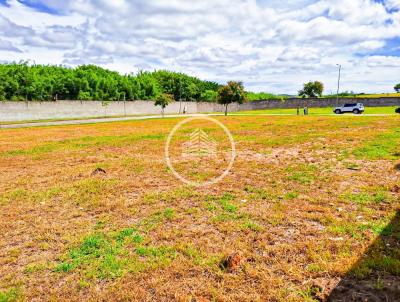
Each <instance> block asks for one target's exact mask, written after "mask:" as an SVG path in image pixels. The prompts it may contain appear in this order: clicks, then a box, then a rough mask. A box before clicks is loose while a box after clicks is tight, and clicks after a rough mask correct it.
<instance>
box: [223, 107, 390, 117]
mask: <svg viewBox="0 0 400 302" xmlns="http://www.w3.org/2000/svg"><path fill="white" fill-rule="evenodd" d="M396 108H397V107H391V106H390V107H366V108H365V112H364V114H396V113H395V109H396ZM308 113H309V115H326V114H329V115H331V114H334V113H333V108H332V107H326V108H309V112H308ZM231 114H252V115H253V114H292V115H296V114H297V109H264V110H251V111H239V112H232V113H231ZM300 114H301V115H302V114H303V108H300ZM348 114H349V113H346V115H348Z"/></svg>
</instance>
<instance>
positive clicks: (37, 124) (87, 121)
mask: <svg viewBox="0 0 400 302" xmlns="http://www.w3.org/2000/svg"><path fill="white" fill-rule="evenodd" d="M202 115H204V114H185V115H182V114H179V115H178V114H175V115H166V116H165V118H174V117H191V116H202ZM207 115H210V116H221V115H223V114H221V113H213V114H207ZM229 115H230V116H291V115H293V116H294V115H295V114H286V113H261V114H257V113H256V114H252V113H231V114H229ZM390 115H396V114H357V115H351V116H355V117H362V116H390ZM310 116H338V115H336V114H312V115H310ZM341 116H349V115H341ZM158 118H162V116H161V115H142V116H129V117H108V118H93V119H84V120H66V121H52V122H31V123H21V124H0V128H1V129H12V128H27V127H41V126H62V125H81V124H94V123H110V122H119V121H133V120H147V119H158Z"/></svg>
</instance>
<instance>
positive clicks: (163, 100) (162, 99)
mask: <svg viewBox="0 0 400 302" xmlns="http://www.w3.org/2000/svg"><path fill="white" fill-rule="evenodd" d="M173 101H174V99H173V97H172V95H170V94H167V93H162V94H160V95H159V96H157V98H156V100H155V102H154V105H155V106H160V107H161V114H162V117H164V109H165V107H167V106H168V104H170V103H172V102H173Z"/></svg>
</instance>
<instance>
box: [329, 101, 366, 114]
mask: <svg viewBox="0 0 400 302" xmlns="http://www.w3.org/2000/svg"><path fill="white" fill-rule="evenodd" d="M333 112H334V113H336V114H342V113H347V112H349V113H354V114H360V113H363V112H364V105H363V104H361V103H357V104H344V105H343V106H340V107H336V108H335V109H333Z"/></svg>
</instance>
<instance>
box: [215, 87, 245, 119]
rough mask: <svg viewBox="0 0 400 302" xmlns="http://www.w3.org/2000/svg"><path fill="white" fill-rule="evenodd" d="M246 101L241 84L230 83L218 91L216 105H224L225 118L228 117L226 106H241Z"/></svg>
mask: <svg viewBox="0 0 400 302" xmlns="http://www.w3.org/2000/svg"><path fill="white" fill-rule="evenodd" d="M245 100H246V92H245V91H244V88H243V83H242V82H234V81H230V82H228V84H227V85H225V86H222V87H221V88H220V89H219V90H218V103H219V104H222V105H225V116H226V115H228V105H229V104H231V103H239V104H242V103H243V102H244V101H245Z"/></svg>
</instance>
